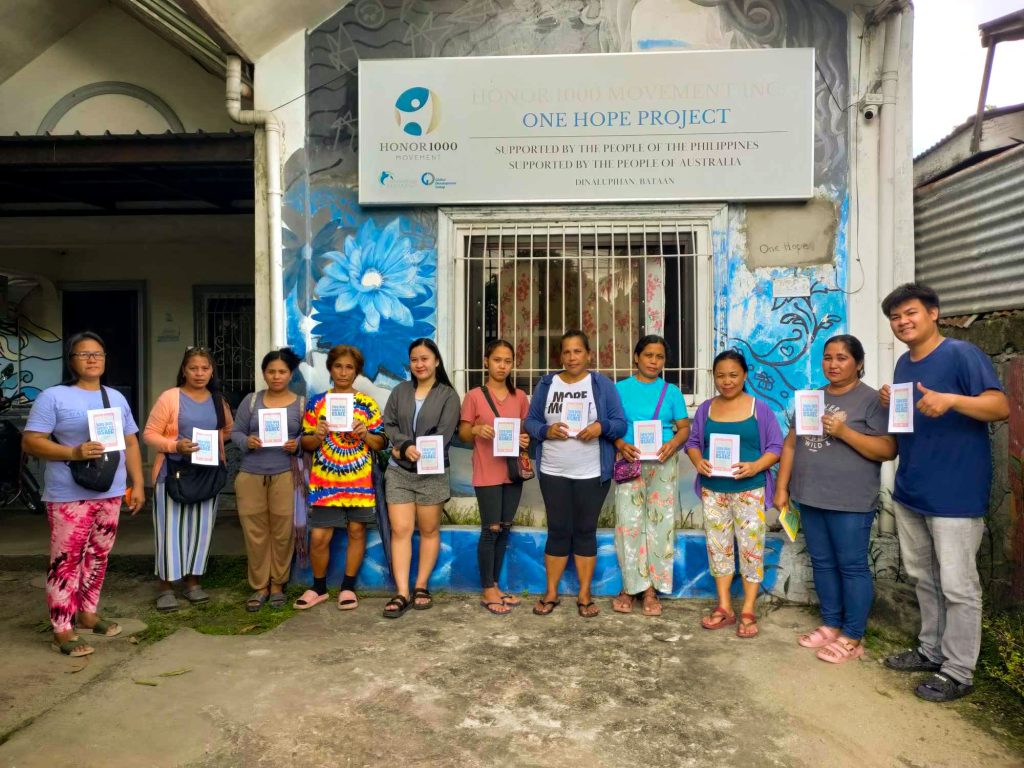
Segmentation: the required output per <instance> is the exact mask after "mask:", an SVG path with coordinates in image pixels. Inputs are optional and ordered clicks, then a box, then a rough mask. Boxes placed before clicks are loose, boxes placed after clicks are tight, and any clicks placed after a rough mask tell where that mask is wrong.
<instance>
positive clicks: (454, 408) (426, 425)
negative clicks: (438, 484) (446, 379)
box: [384, 381, 462, 472]
mask: <svg viewBox="0 0 1024 768" xmlns="http://www.w3.org/2000/svg"><path fill="white" fill-rule="evenodd" d="M461 410H462V409H461V406H460V403H459V394H458V393H457V392H456V391H455V390H454V389H452V388H451V387H449V386H448V385H447V384H442V383H440V382H438V381H435V382H434V387H433V389H431V390H430V392H429V393H428V394H427V399H426V400H424V401H423V406H422V407H421V408H420V415H419V417H418V418H417V419H416V429H415V430H413V428H412V419H413V416H414V415H415V413H416V382H414V381H403V382H402V383H401V384H399V385H398V386H397V387H395V388H394V389H393V390H391V394H390V395H389V396H388V403H387V405H385V406H384V434H386V435H387V436H388V442H390V443H391V445H392V446H394V447H395V448H397V449H398V454H399V456H400V457H401V458H398V459H395V463H396V464H398V466H400V467H401V468H402V469H406V470H408V471H410V472H415V471H416V463H415V462H412V461H409V460H408V459H407V458H406V457H405V454H406V451H407V450H409V447H410V446H412V445H415V444H416V438H417V437H422V436H424V435H443V436H444V465H445V466H446V467H447V466H449V462H448V445H449V444H450V443H451V441H452V438H453V437H455V430H456V429H458V427H459V414H460V413H461Z"/></svg>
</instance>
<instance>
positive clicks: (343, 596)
mask: <svg viewBox="0 0 1024 768" xmlns="http://www.w3.org/2000/svg"><path fill="white" fill-rule="evenodd" d="M327 371H328V372H329V373H330V374H331V381H332V382H333V383H334V386H333V387H332V388H331V389H330V390H329V391H327V392H324V393H322V394H319V395H316V396H315V397H314V398H312V399H311V400H310V401H309V405H308V406H307V407H306V415H305V418H304V420H303V431H302V448H303V449H304V450H306V451H312V453H313V460H312V464H311V466H310V469H309V496H308V501H309V518H308V521H307V523H308V526H309V531H310V534H309V538H310V542H309V561H310V565H311V566H312V569H313V588H312V589H307V590H306V591H305V592H304V593H303V594H302V596H301V597H299V599H298V600H296V601H295V608H297V609H298V610H306V609H308V608H312V607H313V606H315V605H319V604H320V603H322V602H325V601H326V600H328V599H330V594H329V592H328V591H327V566H328V563H329V562H330V556H331V547H330V545H331V539H332V538H333V537H334V529H335V528H345V529H347V531H348V548H347V549H346V551H345V578H344V579H343V580H342V582H341V589H340V590H339V591H338V609H339V610H342V611H350V610H352V609H354V608H357V607H358V606H359V598H358V597H357V596H356V593H355V587H356V576H357V575H358V574H359V567H360V566H361V565H362V564H363V556H364V555H365V554H366V524H367V523H370V522H373V521H374V519H375V516H376V509H377V494H376V490H375V487H374V483H373V471H374V466H373V462H374V461H376V460H377V456H376V453H377V451H380V450H383V449H384V446H385V445H386V438H385V437H384V421H383V419H382V417H381V413H380V408H379V407H378V405H377V403H376V402H375V401H374V399H373V398H372V397H370V396H369V395H366V394H364V393H362V392H357V391H356V390H355V382H356V377H357V376H359V374H361V373H362V372H363V355H362V353H361V352H360V351H359V350H358V349H356V348H355V347H350V346H347V345H344V344H341V345H338V346H336V347H333V348H332V349H331V351H330V352H328V353H327Z"/></svg>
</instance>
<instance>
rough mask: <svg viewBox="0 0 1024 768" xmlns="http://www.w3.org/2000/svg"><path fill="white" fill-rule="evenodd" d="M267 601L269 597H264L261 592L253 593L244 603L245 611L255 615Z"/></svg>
mask: <svg viewBox="0 0 1024 768" xmlns="http://www.w3.org/2000/svg"><path fill="white" fill-rule="evenodd" d="M269 599H270V596H269V595H265V594H264V593H262V592H253V593H252V595H251V596H250V597H249V599H248V600H246V601H245V610H246V611H248V612H249V613H256V612H257V611H259V610H260V609H261V608H262V607H263V605H264V603H266V602H267V600H269Z"/></svg>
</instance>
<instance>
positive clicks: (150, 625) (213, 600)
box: [117, 557, 304, 644]
mask: <svg viewBox="0 0 1024 768" xmlns="http://www.w3.org/2000/svg"><path fill="white" fill-rule="evenodd" d="M142 569H145V570H142ZM117 571H118V573H120V574H122V575H125V576H143V575H145V576H146V577H147V578H152V565H149V566H148V567H147V566H144V565H142V564H136V563H133V562H131V561H129V562H122V563H119V564H118V565H117ZM137 571H139V572H137ZM202 584H203V589H205V590H206V591H207V592H208V593H209V594H210V601H209V602H207V603H203V604H201V605H191V604H190V603H188V602H187V601H186V600H184V598H180V595H179V598H180V603H181V609H180V610H178V611H173V612H170V613H164V612H161V611H158V610H157V609H156V606H155V605H154V604H153V603H152V602H150V603H148V604H147V605H146V607H145V608H143V609H142V610H141V611H138V617H139V619H141V620H142V621H144V622H145V623H146V629H145V630H144V631H142V632H140V633H139V634H138V635H137V637H138V639H139V643H140V644H149V643H155V642H158V641H159V640H163V639H164V638H165V637H167V636H168V635H171V634H173V633H174V632H176V631H177V630H179V629H181V628H183V627H189V628H191V629H194V630H196V631H197V632H202V633H203V634H206V635H249V634H251V635H258V634H261V633H263V632H266V631H268V630H271V629H273V628H274V627H276V626H278V625H279V624H281V623H282V622H284V621H287V620H288V619H289V618H291V617H292V616H293V615H294V614H295V609H294V608H292V603H293V602H294V601H295V599H296V598H297V597H298V596H299V595H301V594H302V592H303V591H304V587H302V586H300V585H293V586H291V587H289V588H288V589H287V590H286V592H287V595H288V600H287V602H286V603H285V605H284V607H282V608H270V607H269V606H268V605H264V606H263V608H262V609H260V610H259V611H257V612H256V613H249V612H248V611H246V610H245V600H246V598H248V597H249V595H250V594H252V589H251V588H250V587H249V583H248V580H247V578H246V563H245V558H244V557H233V558H232V557H219V558H211V560H210V564H209V567H208V569H207V572H206V574H205V575H204V576H203V579H202Z"/></svg>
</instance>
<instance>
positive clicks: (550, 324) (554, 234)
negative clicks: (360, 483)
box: [450, 220, 710, 400]
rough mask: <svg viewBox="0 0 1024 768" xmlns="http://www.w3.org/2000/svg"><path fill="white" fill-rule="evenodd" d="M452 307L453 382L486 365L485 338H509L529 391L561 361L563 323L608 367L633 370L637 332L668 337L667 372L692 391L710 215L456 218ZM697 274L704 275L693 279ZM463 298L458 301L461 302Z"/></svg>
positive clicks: (520, 379) (696, 386) (621, 374)
mask: <svg viewBox="0 0 1024 768" xmlns="http://www.w3.org/2000/svg"><path fill="white" fill-rule="evenodd" d="M453 234H454V240H455V242H454V243H452V244H453V245H454V246H455V248H454V250H455V257H454V267H455V269H454V275H452V277H453V281H452V282H453V290H454V298H455V301H454V302H453V305H454V306H453V307H452V312H454V313H455V314H456V316H455V318H454V323H453V326H454V331H455V334H454V336H455V339H454V344H452V345H451V347H452V348H451V350H450V352H451V353H452V354H453V358H454V359H453V366H452V368H453V374H454V379H455V381H454V383H455V385H456V387H457V388H459V389H461V390H462V391H467V390H468V389H470V388H472V387H475V386H479V385H480V384H482V383H483V378H484V375H485V371H484V367H483V358H484V350H485V348H486V346H487V343H488V342H490V341H492V340H494V339H497V338H502V339H505V340H507V341H509V342H511V343H512V344H513V346H514V347H515V350H516V376H517V385H519V386H521V387H523V388H524V389H526V390H527V391H532V387H533V384H534V382H535V381H536V380H537V378H538V377H539V376H541V375H542V374H544V373H547V372H549V371H552V370H557V369H558V368H559V367H560V363H559V356H560V355H559V348H558V342H559V339H560V337H561V335H562V333H563V332H565V331H566V330H568V329H571V328H581V329H582V330H583V331H584V332H585V333H586V334H587V335H588V337H589V339H590V345H591V350H592V358H591V365H592V367H593V368H594V369H596V370H599V371H601V372H602V373H604V374H606V375H608V376H609V377H611V378H612V379H616V380H617V379H622V378H625V377H627V376H629V375H630V374H631V373H632V372H633V370H634V367H633V347H634V345H635V344H636V342H637V340H638V339H639V338H640V337H641V336H644V335H646V334H651V333H654V334H658V335H661V336H664V337H665V338H666V340H667V341H668V343H669V354H668V360H667V362H666V366H665V378H666V380H667V381H669V382H672V383H674V384H676V385H678V386H679V387H680V389H682V391H683V392H684V393H685V394H687V395H688V398H687V399H689V400H693V399H694V398H695V397H696V396H697V394H698V393H699V392H701V390H702V384H703V381H704V377H702V376H701V375H700V373H701V370H702V368H704V367H706V364H705V365H704V366H702V365H701V362H702V361H701V360H700V356H699V351H702V350H699V348H700V347H701V345H700V337H699V332H700V330H701V329H706V328H708V327H709V322H710V318H704V317H699V316H698V315H699V313H700V312H701V311H702V310H703V311H705V312H707V313H708V314H710V308H709V306H708V303H707V302H706V301H702V300H701V296H702V292H706V288H707V285H708V284H709V276H708V275H707V274H706V272H707V269H708V264H709V263H710V254H709V245H708V243H709V237H708V227H706V226H700V225H696V224H695V223H694V222H692V221H671V220H661V221H653V222H652V221H607V220H606V221H596V222H572V223H570V222H566V221H564V220H563V221H553V222H547V223H545V222H540V223H522V224H506V223H500V224H492V223H488V224H481V225H476V224H470V225H456V226H455V231H454V233H453ZM702 286H703V287H702ZM463 302H464V303H463Z"/></svg>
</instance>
